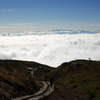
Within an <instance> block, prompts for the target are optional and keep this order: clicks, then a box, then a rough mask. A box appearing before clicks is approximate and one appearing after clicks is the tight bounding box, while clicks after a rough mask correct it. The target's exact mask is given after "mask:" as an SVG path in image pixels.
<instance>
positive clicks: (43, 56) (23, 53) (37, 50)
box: [0, 31, 100, 67]
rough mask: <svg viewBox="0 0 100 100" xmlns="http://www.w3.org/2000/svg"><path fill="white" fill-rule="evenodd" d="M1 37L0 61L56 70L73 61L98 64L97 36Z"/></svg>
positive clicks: (37, 35) (98, 46)
mask: <svg viewBox="0 0 100 100" xmlns="http://www.w3.org/2000/svg"><path fill="white" fill-rule="evenodd" d="M54 33H55V31H53V34H47V33H46V34H34V35H32V34H31V35H23V36H19V35H18V36H13V35H12V36H0V59H17V60H26V61H35V62H39V63H42V64H47V65H50V66H52V67H58V66H59V65H60V64H62V63H63V62H68V61H71V60H75V59H89V58H90V59H92V60H100V33H97V34H84V33H83V34H82V33H81V34H54Z"/></svg>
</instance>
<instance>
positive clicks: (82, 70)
mask: <svg viewBox="0 0 100 100" xmlns="http://www.w3.org/2000/svg"><path fill="white" fill-rule="evenodd" d="M49 77H53V78H54V80H55V84H56V86H58V85H60V86H59V87H61V86H63V90H61V89H60V88H59V87H58V90H59V91H60V95H63V97H64V98H63V99H62V100H66V99H65V98H67V96H68V95H69V94H68V91H69V90H70V91H74V93H77V95H76V97H77V98H76V99H75V97H73V98H71V99H68V100H90V99H93V100H100V61H86V60H76V61H71V62H65V63H63V64H62V65H60V66H59V67H58V68H56V69H55V70H53V71H52V72H51V73H50V74H49ZM64 89H65V90H66V92H65V91H64ZM66 93H67V94H66ZM70 93H71V94H72V96H73V93H72V92H70ZM79 94H82V96H81V95H80V96H81V97H80V96H79ZM66 95H67V96H66ZM80 98H81V99H80Z"/></svg>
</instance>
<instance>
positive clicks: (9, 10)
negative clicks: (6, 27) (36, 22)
mask: <svg viewBox="0 0 100 100" xmlns="http://www.w3.org/2000/svg"><path fill="white" fill-rule="evenodd" d="M2 11H3V12H12V11H13V10H11V9H8V10H2Z"/></svg>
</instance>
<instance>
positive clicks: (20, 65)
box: [0, 60, 52, 100]
mask: <svg viewBox="0 0 100 100" xmlns="http://www.w3.org/2000/svg"><path fill="white" fill-rule="evenodd" d="M28 67H32V68H39V67H40V68H41V69H38V70H39V71H41V70H43V69H44V70H45V72H46V71H47V72H48V71H49V72H50V67H47V66H46V65H41V64H38V63H36V62H27V61H17V60H0V100H10V99H11V98H15V97H19V96H22V95H26V94H33V93H35V92H36V91H38V90H39V87H40V86H39V84H38V83H36V82H35V81H34V79H33V78H31V76H30V75H31V74H30V70H28ZM51 69H52V68H51ZM44 74H45V73H44ZM44 74H43V75H44ZM37 75H38V74H37ZM38 76H39V75H38Z"/></svg>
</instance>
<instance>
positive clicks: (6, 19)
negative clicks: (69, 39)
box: [0, 0, 100, 32]
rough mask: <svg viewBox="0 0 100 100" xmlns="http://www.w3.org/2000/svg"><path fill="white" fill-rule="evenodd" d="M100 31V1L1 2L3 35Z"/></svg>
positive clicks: (0, 0) (27, 0)
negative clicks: (5, 33) (36, 32)
mask: <svg viewBox="0 0 100 100" xmlns="http://www.w3.org/2000/svg"><path fill="white" fill-rule="evenodd" d="M53 29H71V30H89V31H93V30H96V31H97V30H100V0H0V32H16V31H47V30H53Z"/></svg>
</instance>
